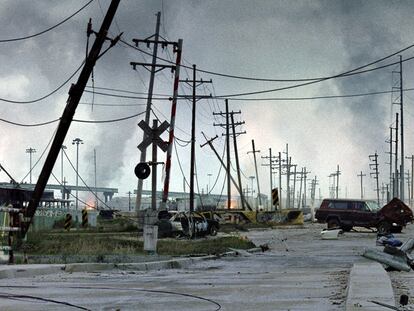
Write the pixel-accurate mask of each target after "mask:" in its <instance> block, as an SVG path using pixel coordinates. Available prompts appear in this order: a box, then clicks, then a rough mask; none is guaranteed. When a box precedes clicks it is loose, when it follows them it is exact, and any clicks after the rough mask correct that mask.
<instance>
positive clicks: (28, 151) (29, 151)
mask: <svg viewBox="0 0 414 311" xmlns="http://www.w3.org/2000/svg"><path fill="white" fill-rule="evenodd" d="M35 152H36V149H34V148H32V147H30V148H28V149H26V153H28V154H29V156H30V171H29V174H30V183H32V154H33V153H35Z"/></svg>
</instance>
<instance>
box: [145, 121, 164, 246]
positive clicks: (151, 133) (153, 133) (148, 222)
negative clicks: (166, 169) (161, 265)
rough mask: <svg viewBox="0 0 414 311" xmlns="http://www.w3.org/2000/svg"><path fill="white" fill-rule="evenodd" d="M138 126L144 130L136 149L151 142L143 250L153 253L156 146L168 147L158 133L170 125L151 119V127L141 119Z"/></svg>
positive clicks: (155, 206)
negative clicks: (148, 193) (150, 170)
mask: <svg viewBox="0 0 414 311" xmlns="http://www.w3.org/2000/svg"><path fill="white" fill-rule="evenodd" d="M138 126H139V127H140V128H142V129H143V130H144V133H145V135H144V137H145V138H144V140H143V141H142V142H141V143H140V144H139V145H138V149H139V150H141V152H143V150H146V148H147V147H148V146H149V145H150V144H152V162H150V163H149V164H150V165H151V166H152V199H151V210H152V213H150V214H149V215H148V216H149V217H145V218H144V250H145V251H147V252H149V253H151V254H154V253H155V252H156V251H157V239H158V226H156V225H154V222H155V221H156V217H151V216H155V214H156V210H157V197H156V191H157V165H158V164H161V163H159V162H157V147H160V148H161V150H162V151H164V152H166V151H167V149H168V143H167V142H165V141H163V140H162V139H161V137H160V135H161V134H162V133H163V132H164V131H165V130H166V129H167V128H168V127H169V126H170V125H169V124H168V122H166V121H164V122H163V123H162V124H161V125H160V126H158V121H157V120H153V122H152V128H150V127H149V125H148V124H147V123H146V122H145V121H143V120H142V121H141V122H140V123H139V124H138Z"/></svg>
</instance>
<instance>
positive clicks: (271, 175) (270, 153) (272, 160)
mask: <svg viewBox="0 0 414 311" xmlns="http://www.w3.org/2000/svg"><path fill="white" fill-rule="evenodd" d="M261 158H262V159H265V160H269V164H262V166H269V177H270V198H271V197H272V190H273V169H274V168H275V167H274V165H273V163H274V162H277V161H276V159H278V158H277V157H275V156H272V148H269V156H262V157H261ZM278 195H279V198H280V187H279V189H278ZM279 204H280V199H279ZM270 206H272V204H270ZM279 206H280V205H279Z"/></svg>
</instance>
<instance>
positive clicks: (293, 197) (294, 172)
mask: <svg viewBox="0 0 414 311" xmlns="http://www.w3.org/2000/svg"><path fill="white" fill-rule="evenodd" d="M292 166H293V167H294V170H293V196H292V206H293V208H295V196H296V166H297V164H294V165H292Z"/></svg>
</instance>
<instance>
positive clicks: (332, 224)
mask: <svg viewBox="0 0 414 311" xmlns="http://www.w3.org/2000/svg"><path fill="white" fill-rule="evenodd" d="M326 223H327V226H328V229H332V228H339V227H340V222H339V220H338V218H329V219H328V220H327V222H326Z"/></svg>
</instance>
